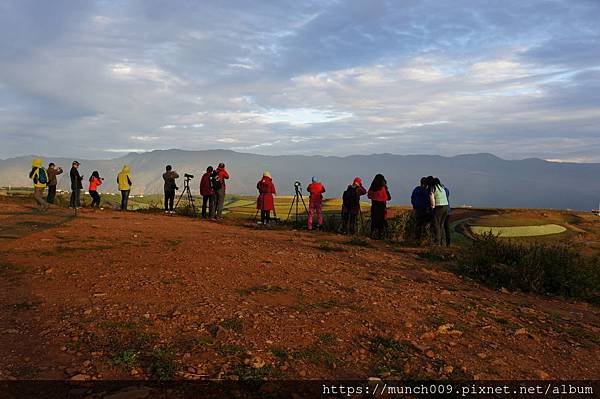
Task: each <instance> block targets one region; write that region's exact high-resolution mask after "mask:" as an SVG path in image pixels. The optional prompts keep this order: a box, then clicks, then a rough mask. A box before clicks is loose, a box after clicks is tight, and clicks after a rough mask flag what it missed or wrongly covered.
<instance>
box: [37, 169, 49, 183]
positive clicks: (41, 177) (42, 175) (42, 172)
mask: <svg viewBox="0 0 600 399" xmlns="http://www.w3.org/2000/svg"><path fill="white" fill-rule="evenodd" d="M38 182H39V183H41V184H47V183H48V174H47V173H46V169H44V168H39V169H38Z"/></svg>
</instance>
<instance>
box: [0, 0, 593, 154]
mask: <svg viewBox="0 0 600 399" xmlns="http://www.w3.org/2000/svg"><path fill="white" fill-rule="evenodd" d="M599 19H600V3H598V2H596V1H578V2H572V1H568V0H555V1H551V2H549V1H544V0H534V1H529V2H523V1H516V0H510V1H505V2H473V1H471V0H457V1H455V2H440V1H435V0H422V1H405V2H388V1H384V0H377V1H360V0H359V1H352V2H339V1H333V0H332V1H308V2H294V1H291V0H289V1H288V0H286V1H281V2H276V3H272V2H258V3H256V2H255V3H244V2H218V3H213V4H210V5H207V4H204V3H199V2H187V1H173V2H170V3H169V4H168V5H167V4H163V3H161V2H153V1H129V2H104V1H90V2H80V3H77V4H73V3H72V2H68V1H56V2H52V4H51V5H50V4H45V3H39V2H34V1H18V0H12V1H4V2H3V3H2V5H0V110H1V111H0V126H1V128H0V138H1V139H2V142H3V146H2V148H1V149H0V158H4V157H9V156H13V155H18V154H26V153H34V152H37V153H45V154H48V155H64V156H77V157H87V158H93V157H101V156H110V154H114V153H115V152H119V151H124V152H129V151H132V150H131V149H135V150H136V151H148V150H152V149H160V148H173V147H182V148H187V149H206V148H222V147H226V148H231V149H244V150H251V151H255V152H259V153H260V152H263V153H269V154H271V153H273V154H279V153H302V154H314V153H317V154H336V155H345V154H351V153H365V152H395V153H403V154H404V153H439V154H443V155H454V154H458V153H463V152H494V153H496V154H498V155H501V156H504V157H508V158H515V157H516V158H518V157H530V156H538V157H543V158H549V159H582V160H600V148H599V146H598V143H597V141H596V137H597V136H598V126H600V115H599V113H598V109H600V108H599V106H598V105H599V104H600V83H598V82H600V62H599V61H598V60H599V59H600V53H599V52H598V51H600V50H599V46H598V43H599V42H600V27H599V26H598V24H597V21H598V20H599Z"/></svg>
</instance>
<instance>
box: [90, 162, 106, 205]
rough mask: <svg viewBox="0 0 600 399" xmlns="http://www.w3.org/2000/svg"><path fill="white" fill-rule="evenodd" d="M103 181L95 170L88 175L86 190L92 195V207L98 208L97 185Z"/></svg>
mask: <svg viewBox="0 0 600 399" xmlns="http://www.w3.org/2000/svg"><path fill="white" fill-rule="evenodd" d="M103 181H104V179H103V178H101V177H100V174H99V173H98V171H97V170H95V171H94V172H92V175H91V176H90V186H89V187H88V192H89V193H90V196H91V197H92V205H91V207H92V208H100V194H98V186H100V185H101V184H102V182H103Z"/></svg>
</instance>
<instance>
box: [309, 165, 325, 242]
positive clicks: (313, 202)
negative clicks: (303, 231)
mask: <svg viewBox="0 0 600 399" xmlns="http://www.w3.org/2000/svg"><path fill="white" fill-rule="evenodd" d="M306 191H308V193H309V200H308V226H307V228H308V230H309V231H311V230H312V229H313V216H314V214H315V213H316V214H317V229H319V230H322V229H323V193H324V192H325V186H324V185H323V183H321V182H320V181H319V179H317V177H316V176H313V177H312V179H311V183H310V184H309V185H308V187H306Z"/></svg>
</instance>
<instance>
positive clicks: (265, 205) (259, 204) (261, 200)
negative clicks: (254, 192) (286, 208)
mask: <svg viewBox="0 0 600 399" xmlns="http://www.w3.org/2000/svg"><path fill="white" fill-rule="evenodd" d="M256 188H257V189H258V198H257V199H256V209H260V210H261V211H272V210H274V209H275V200H274V198H273V194H276V192H275V185H274V184H273V180H272V179H271V178H270V177H267V176H265V177H263V178H262V179H261V180H260V181H259V182H258V183H256Z"/></svg>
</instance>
